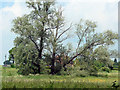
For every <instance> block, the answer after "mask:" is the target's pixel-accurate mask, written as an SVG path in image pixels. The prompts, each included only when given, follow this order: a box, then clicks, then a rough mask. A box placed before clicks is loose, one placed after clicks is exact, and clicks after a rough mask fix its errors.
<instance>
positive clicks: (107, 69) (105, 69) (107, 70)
mask: <svg viewBox="0 0 120 90" xmlns="http://www.w3.org/2000/svg"><path fill="white" fill-rule="evenodd" d="M101 70H102V71H106V72H108V73H109V72H110V69H109V68H108V67H102V68H101Z"/></svg>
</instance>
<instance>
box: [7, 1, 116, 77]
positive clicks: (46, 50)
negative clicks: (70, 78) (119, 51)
mask: <svg viewBox="0 0 120 90" xmlns="http://www.w3.org/2000/svg"><path fill="white" fill-rule="evenodd" d="M26 3H27V7H28V8H30V9H31V12H30V13H29V14H25V15H23V16H22V17H17V18H16V19H14V20H13V27H12V31H13V32H14V33H16V34H18V36H17V37H16V39H15V40H14V44H15V47H13V48H12V49H11V50H10V51H9V53H10V56H9V60H10V61H11V60H12V61H13V62H14V63H15V64H14V63H13V64H14V65H12V67H17V68H18V73H19V74H22V75H29V74H44V73H48V74H52V75H54V74H62V73H61V72H65V73H66V74H68V73H69V74H70V73H71V72H74V71H75V69H77V70H78V71H79V72H80V73H83V72H84V74H88V75H96V74H97V71H99V69H101V70H103V71H107V72H109V71H110V70H109V68H110V67H113V62H112V61H111V60H110V54H109V51H108V48H107V46H108V45H113V44H114V41H115V40H117V38H118V36H117V34H116V33H113V32H111V31H109V30H108V31H106V32H103V33H97V32H95V29H96V27H97V25H96V23H95V22H92V21H89V20H85V21H84V20H82V19H81V20H80V22H79V23H78V24H75V25H73V24H71V25H70V26H69V27H68V28H67V29H65V20H64V17H63V15H62V9H61V8H57V7H56V6H55V2H54V1H52V2H48V1H40V2H33V1H32V0H30V1H28V2H26ZM71 27H72V28H74V29H75V32H74V33H75V34H76V36H77V37H78V44H77V47H76V50H75V51H74V50H72V49H71V47H72V45H68V46H65V45H64V43H63V41H64V40H66V39H69V33H67V32H68V31H70V30H71ZM76 39H77V38H76ZM74 48H75V47H74ZM75 59H78V61H77V60H75ZM74 62H78V65H75V63H74ZM69 67H74V69H72V70H73V71H71V70H69ZM65 73H64V74H65ZM79 75H81V74H79ZM79 75H78V76H79ZM83 76H86V75H83Z"/></svg>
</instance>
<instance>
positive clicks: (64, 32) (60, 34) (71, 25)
mask: <svg viewBox="0 0 120 90" xmlns="http://www.w3.org/2000/svg"><path fill="white" fill-rule="evenodd" d="M71 27H72V24H71V25H70V27H69V28H67V29H66V30H65V31H63V32H62V33H61V34H60V35H59V36H58V38H57V40H58V39H59V38H60V37H61V36H62V35H63V34H64V33H65V32H67V31H68V30H69V29H70V28H71Z"/></svg>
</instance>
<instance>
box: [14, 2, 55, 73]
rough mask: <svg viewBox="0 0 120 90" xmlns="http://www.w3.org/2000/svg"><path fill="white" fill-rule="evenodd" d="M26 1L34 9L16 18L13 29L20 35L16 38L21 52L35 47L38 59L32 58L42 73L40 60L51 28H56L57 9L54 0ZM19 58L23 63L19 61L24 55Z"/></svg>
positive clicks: (16, 43)
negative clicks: (50, 0)
mask: <svg viewBox="0 0 120 90" xmlns="http://www.w3.org/2000/svg"><path fill="white" fill-rule="evenodd" d="M26 3H27V5H28V8H31V9H32V11H31V12H30V13H29V14H26V15H24V16H22V17H17V18H16V19H14V20H13V28H12V31H13V32H14V33H16V34H18V35H19V36H18V37H17V38H16V40H15V46H16V50H17V49H18V51H20V52H19V53H23V54H24V52H25V51H26V49H25V48H26V47H29V48H30V49H29V50H28V51H29V52H32V50H34V49H35V54H37V56H35V58H36V59H35V60H34V59H33V58H32V59H31V60H32V62H33V63H34V65H35V66H37V68H38V72H36V73H39V74H40V60H41V59H42V58H43V50H44V49H45V46H46V40H47V39H48V37H49V36H50V33H49V32H50V30H51V29H54V28H56V27H55V26H54V24H53V23H54V17H55V15H56V10H55V8H54V1H52V2H48V1H39V2H38V1H36V2H34V1H33V0H30V1H28V2H26ZM29 44H30V46H29ZM23 48H24V49H23ZM19 49H20V50H19ZM21 49H23V50H21ZM24 50H25V51H24ZM18 51H17V52H18ZM21 51H22V52H21ZM18 55H19V54H18ZM16 56H17V55H16ZM17 59H18V62H19V64H20V63H23V62H22V61H19V60H21V59H22V57H21V58H19V57H17ZM26 60H28V59H26ZM23 67H24V66H23Z"/></svg>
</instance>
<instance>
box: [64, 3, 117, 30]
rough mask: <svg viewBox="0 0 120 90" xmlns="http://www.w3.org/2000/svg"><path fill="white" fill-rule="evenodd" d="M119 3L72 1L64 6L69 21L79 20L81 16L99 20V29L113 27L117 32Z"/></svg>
mask: <svg viewBox="0 0 120 90" xmlns="http://www.w3.org/2000/svg"><path fill="white" fill-rule="evenodd" d="M117 7H118V6H117V3H115V2H114V3H106V2H105V3H104V2H102V3H97V2H96V3H95V2H94V3H89V2H87V3H84V2H75V1H73V2H72V1H71V2H69V3H68V4H66V5H65V6H64V15H65V17H66V18H67V21H68V22H70V21H72V22H75V23H76V22H79V20H80V19H81V18H83V19H88V20H92V21H95V22H97V25H98V29H99V30H100V31H104V30H106V29H112V30H113V31H115V32H117V31H118V30H117V19H118V14H117V13H118V12H117V11H118V10H117Z"/></svg>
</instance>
